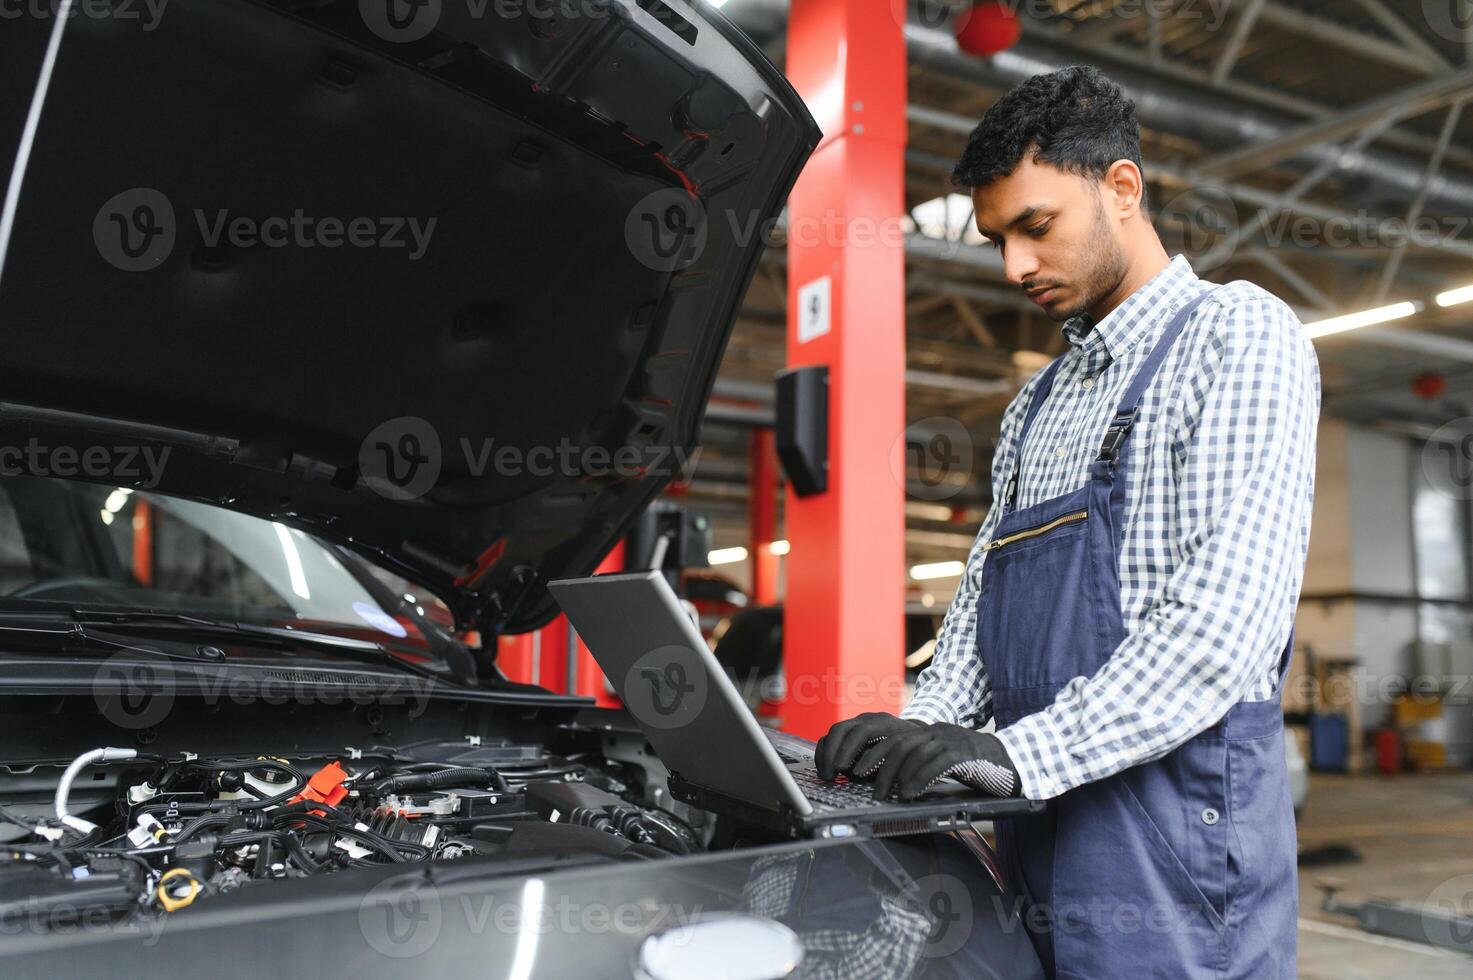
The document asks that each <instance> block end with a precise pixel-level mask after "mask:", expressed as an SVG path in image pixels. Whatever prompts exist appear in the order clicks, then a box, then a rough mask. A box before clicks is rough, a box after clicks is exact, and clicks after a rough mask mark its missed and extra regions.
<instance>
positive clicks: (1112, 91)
mask: <svg viewBox="0 0 1473 980" xmlns="http://www.w3.org/2000/svg"><path fill="white" fill-rule="evenodd" d="M1025 153H1031V154H1032V157H1033V161H1034V162H1035V163H1047V164H1050V165H1051V166H1054V167H1058V168H1059V169H1060V170H1065V171H1068V172H1069V173H1074V174H1078V175H1079V176H1081V177H1090V178H1093V179H1095V180H1100V179H1102V178H1103V177H1104V176H1105V173H1106V172H1107V171H1108V170H1109V169H1110V166H1111V165H1112V164H1113V163H1114V162H1115V161H1116V160H1130V161H1132V162H1134V163H1135V165H1136V166H1138V167H1142V169H1144V167H1143V166H1142V164H1141V130H1140V124H1139V123H1138V122H1137V121H1136V115H1135V103H1134V102H1132V101H1131V100H1130V99H1128V98H1126V96H1125V93H1124V92H1123V91H1121V89H1120V86H1119V85H1116V84H1115V83H1114V82H1112V81H1110V79H1108V78H1106V77H1105V76H1104V75H1103V74H1101V73H1100V71H1099V70H1098V69H1096V68H1090V67H1088V66H1085V65H1074V66H1071V67H1069V68H1061V69H1059V70H1058V71H1055V72H1049V73H1048V74H1046V75H1034V76H1033V77H1032V78H1030V79H1028V80H1027V81H1025V82H1021V83H1019V84H1018V85H1016V86H1015V87H1014V88H1013V90H1012V91H1010V92H1008V94H1007V95H1004V96H1003V97H1002V98H1000V99H998V100H997V101H996V102H994V103H993V104H992V106H991V108H989V109H988V110H987V113H986V114H985V115H984V116H983V117H982V121H981V122H980V123H978V124H977V128H976V129H974V130H972V135H971V136H970V137H968V139H967V148H966V151H965V152H963V153H962V158H961V160H959V161H958V162H957V165H956V168H955V169H954V170H952V172H951V179H952V182H953V183H955V184H956V185H957V186H958V187H963V188H968V189H971V188H974V187H986V186H987V185H988V184H990V183H992V182H993V181H994V180H997V179H998V178H999V177H1006V176H1008V175H1009V174H1011V173H1012V172H1013V170H1014V169H1015V168H1016V167H1017V166H1018V163H1019V162H1020V161H1021V160H1022V159H1023V154H1025Z"/></svg>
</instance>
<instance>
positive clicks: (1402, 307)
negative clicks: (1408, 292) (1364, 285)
mask: <svg viewBox="0 0 1473 980" xmlns="http://www.w3.org/2000/svg"><path fill="white" fill-rule="evenodd" d="M1418 309H1419V307H1418V306H1417V304H1416V303H1412V302H1406V303H1392V304H1391V305H1390V306H1378V307H1376V308H1375V309H1373V310H1361V311H1360V312H1359V313H1347V314H1345V315H1344V316H1332V317H1330V319H1328V320H1316V321H1315V322H1314V323H1306V324H1305V325H1304V329H1305V330H1306V331H1308V333H1309V336H1310V337H1311V338H1314V337H1327V336H1329V335H1330V334H1333V333H1344V332H1345V331H1347V330H1355V329H1358V328H1360V327H1369V326H1371V325H1373V324H1377V323H1388V322H1390V321H1391V320H1400V319H1402V318H1403V317H1409V316H1411V315H1412V314H1413V313H1416V312H1417V310H1418Z"/></svg>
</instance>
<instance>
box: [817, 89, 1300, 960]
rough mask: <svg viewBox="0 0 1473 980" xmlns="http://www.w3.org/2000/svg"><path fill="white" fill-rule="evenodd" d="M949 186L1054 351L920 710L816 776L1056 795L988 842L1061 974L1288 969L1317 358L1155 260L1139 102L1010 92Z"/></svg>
mask: <svg viewBox="0 0 1473 980" xmlns="http://www.w3.org/2000/svg"><path fill="white" fill-rule="evenodd" d="M953 179H954V181H955V182H956V183H957V184H958V185H960V186H961V187H964V188H967V189H968V190H970V192H971V196H972V201H973V203H974V204H975V206H976V221H977V228H978V230H979V231H980V232H981V233H982V235H983V236H985V237H986V238H987V239H988V240H989V241H990V242H991V243H992V244H993V245H994V246H996V248H997V249H998V251H999V253H1000V255H1001V258H1002V260H1003V264H1004V267H1005V271H1006V275H1007V278H1008V280H1009V281H1010V282H1012V283H1014V284H1016V285H1017V286H1019V287H1020V288H1021V289H1023V291H1024V292H1026V293H1027V294H1028V296H1029V297H1030V298H1031V299H1032V300H1033V301H1034V302H1035V303H1037V304H1038V306H1039V307H1040V308H1041V309H1042V310H1043V311H1044V312H1045V313H1046V314H1047V315H1048V316H1049V317H1050V318H1052V319H1053V320H1055V321H1059V322H1061V323H1062V325H1063V326H1062V330H1063V334H1064V337H1065V339H1066V340H1067V341H1068V347H1067V348H1066V349H1065V351H1064V353H1063V354H1062V355H1061V356H1059V357H1058V358H1057V359H1055V360H1054V361H1053V362H1052V363H1050V364H1049V365H1048V367H1046V368H1045V369H1044V370H1043V371H1041V372H1039V373H1038V374H1037V375H1035V376H1034V377H1033V378H1031V379H1030V380H1029V381H1028V383H1027V384H1025V385H1024V386H1023V389H1022V390H1021V391H1020V392H1019V393H1018V396H1017V397H1016V398H1015V399H1014V400H1013V402H1012V404H1011V405H1010V406H1009V407H1008V409H1007V411H1006V413H1005V414H1004V417H1003V422H1002V431H1001V436H1000V438H999V441H998V451H997V454H996V457H995V459H994V462H993V467H992V488H993V505H992V508H991V511H990V512H989V514H988V515H987V518H986V520H985V521H984V522H983V524H982V527H981V530H980V531H979V533H978V535H977V540H976V543H975V544H974V545H973V547H972V550H971V555H970V557H969V560H968V562H967V569H966V572H965V574H964V576H963V580H962V583H961V585H960V587H959V588H958V590H957V594H956V598H955V599H954V600H953V601H952V604H951V608H950V609H949V611H948V612H947V615H946V617H945V620H944V622H943V624H942V627H941V632H940V635H939V637H938V639H937V643H936V650H935V655H934V658H933V660H932V663H931V665H930V666H929V667H928V668H927V669H926V670H925V672H924V673H923V674H922V675H921V677H920V679H919V682H918V685H917V689H916V694H915V697H914V699H913V700H912V701H911V702H910V704H909V705H908V706H907V707H906V708H905V710H904V711H903V713H902V715H901V716H900V717H898V718H897V717H895V716H893V715H889V714H883V713H869V714H864V715H861V716H860V717H858V718H854V719H851V720H848V721H844V722H841V723H839V724H837V725H835V726H834V727H833V728H832V729H831V730H830V731H829V733H828V734H827V735H826V736H825V737H824V738H823V739H821V740H820V742H819V744H818V749H817V759H816V763H817V766H818V770H819V772H820V773H821V774H822V775H823V776H824V777H825V778H830V779H832V778H834V777H835V776H836V775H837V774H841V773H842V774H846V775H850V776H853V777H856V778H862V779H872V780H873V781H874V792H875V795H876V796H877V797H885V796H888V795H891V794H894V795H897V796H899V797H900V798H901V799H913V798H915V797H916V796H918V795H920V794H921V793H923V792H924V791H925V790H926V788H927V787H928V786H930V785H932V784H933V783H934V782H935V781H936V780H937V779H939V778H941V777H942V776H944V775H949V776H953V777H956V778H959V779H962V780H963V781H965V782H968V783H970V784H972V785H975V786H978V787H981V788H983V789H985V790H987V791H989V792H992V793H995V794H998V795H1018V794H1021V795H1022V796H1026V797H1028V798H1030V799H1036V800H1048V801H1050V804H1049V806H1048V807H1047V809H1046V811H1045V813H1044V814H1043V815H1041V816H1038V817H1036V818H1031V819H1019V820H1016V821H1001V822H999V823H998V825H997V837H998V850H999V855H1000V857H1001V859H1002V860H1003V861H1004V863H1005V865H1006V866H1007V867H1008V868H1009V869H1010V871H1011V873H1012V880H1013V882H1014V885H1015V887H1019V888H1020V890H1021V891H1022V893H1023V894H1022V898H1023V900H1024V902H1025V903H1027V904H1026V905H1025V911H1026V914H1025V915H1024V916H1023V919H1024V922H1025V924H1026V925H1027V926H1028V928H1029V930H1030V933H1031V934H1032V935H1033V938H1034V941H1035V945H1036V946H1037V947H1038V949H1039V953H1040V956H1041V958H1042V959H1043V961H1044V965H1045V968H1046V969H1047V970H1048V971H1049V974H1050V975H1051V976H1060V977H1198V976H1212V977H1250V976H1251V977H1255V978H1268V977H1286V978H1287V977H1293V976H1294V975H1295V930H1296V925H1297V923H1296V920H1297V917H1298V890H1297V889H1298V884H1297V877H1296V868H1295V859H1296V842H1295V829H1294V815H1293V809H1292V804H1291V802H1290V793H1289V782H1288V773H1287V768H1286V764H1285V757H1284V746H1283V737H1284V736H1283V713H1282V709H1281V706H1280V703H1279V694H1278V691H1279V688H1280V687H1281V685H1282V681H1283V677H1284V673H1285V671H1286V669H1287V667H1288V661H1289V654H1290V651H1291V649H1292V646H1293V617H1294V608H1295V604H1296V601H1297V599H1298V595H1299V589H1300V584H1301V581H1302V578H1303V570H1304V560H1305V555H1306V552H1307V549H1308V543H1309V526H1310V510H1311V503H1312V499H1313V493H1314V458H1315V427H1316V422H1317V418H1318V414H1319V401H1320V396H1319V368H1318V364H1317V361H1316V358H1315V354H1314V350H1313V347H1312V346H1311V344H1310V341H1309V340H1308V338H1307V337H1306V334H1305V331H1304V329H1303V327H1302V325H1301V324H1300V322H1299V320H1298V319H1297V318H1296V317H1295V315H1294V313H1293V312H1292V311H1291V310H1290V309H1289V307H1288V306H1286V305H1285V304H1284V303H1283V302H1281V301H1280V300H1278V299H1276V298H1275V297H1274V296H1272V295H1270V294H1269V293H1267V292H1265V291H1264V290H1262V289H1260V288H1259V287H1257V286H1254V285H1251V284H1249V283H1246V282H1233V283H1229V284H1227V285H1222V286H1216V285H1213V284H1210V283H1208V282H1206V281H1204V280H1202V279H1199V278H1198V277H1197V276H1196V275H1195V274H1194V273H1193V271H1192V269H1191V266H1190V265H1189V264H1188V262H1187V260H1186V259H1185V258H1184V257H1182V256H1177V257H1175V258H1169V257H1168V255H1167V253H1166V250H1165V249H1164V248H1163V246H1162V244H1161V241H1160V239H1159V238H1158V237H1157V235H1156V231H1155V229H1154V227H1153V226H1152V222H1151V218H1150V215H1149V214H1148V212H1147V210H1146V200H1145V185H1144V178H1143V176H1142V164H1141V152H1140V131H1139V127H1138V124H1137V121H1136V115H1135V106H1134V104H1133V103H1132V102H1131V101H1130V100H1129V99H1127V98H1126V97H1125V96H1124V94H1123V93H1122V92H1121V90H1120V88H1119V87H1118V86H1117V85H1116V84H1114V83H1113V82H1111V81H1110V80H1109V79H1107V78H1106V77H1104V76H1103V75H1101V74H1100V73H1099V72H1098V71H1096V70H1094V69H1090V68H1079V67H1075V68H1066V69H1063V70H1061V71H1057V72H1053V73H1051V74H1047V75H1038V76H1035V77H1033V78H1030V79H1028V80H1027V81H1025V82H1023V83H1022V84H1020V85H1019V86H1017V87H1016V88H1015V89H1013V90H1012V91H1011V92H1009V93H1008V94H1007V95H1006V96H1005V97H1003V98H1002V99H1001V100H999V101H998V102H997V103H995V104H994V105H993V106H992V107H991V108H990V109H989V110H988V111H987V113H986V115H985V116H984V117H983V119H982V122H981V123H980V124H979V125H978V126H977V128H976V129H975V130H974V131H973V132H972V134H971V137H970V140H969V142H968V145H967V148H966V151H965V153H964V154H963V156H962V158H961V161H960V162H959V163H958V164H957V166H956V169H955V171H954V173H953ZM989 720H992V721H995V722H996V730H995V732H983V731H980V730H979V729H980V728H981V727H982V726H983V725H984V724H985V723H987V722H988V721H989Z"/></svg>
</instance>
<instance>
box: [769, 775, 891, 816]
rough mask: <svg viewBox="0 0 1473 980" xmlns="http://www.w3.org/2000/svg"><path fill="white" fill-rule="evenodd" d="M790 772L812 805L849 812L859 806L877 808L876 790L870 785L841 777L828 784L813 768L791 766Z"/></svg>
mask: <svg viewBox="0 0 1473 980" xmlns="http://www.w3.org/2000/svg"><path fill="white" fill-rule="evenodd" d="M788 772H790V773H792V774H793V779H794V780H795V781H796V782H797V783H798V789H799V790H801V791H802V792H803V795H804V796H806V797H808V800H809V802H811V803H820V804H822V805H824V806H829V807H833V808H834V809H836V810H848V809H850V808H852V807H857V806H877V805H879V804H880V803H883V802H884V801H882V800H876V799H875V796H874V792H875V791H874V788H873V787H871V786H870V784H869V783H853V782H850V781H849V780H848V779H847V778H846V777H844V776H840V777H839V781H838V782H835V783H831V782H828V781H827V780H825V779H824V778H823V777H821V776H820V775H819V774H818V771H817V770H816V769H814V768H813V767H812V766H790V767H788Z"/></svg>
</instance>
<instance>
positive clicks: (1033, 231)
mask: <svg viewBox="0 0 1473 980" xmlns="http://www.w3.org/2000/svg"><path fill="white" fill-rule="evenodd" d="M1051 224H1053V222H1051V221H1045V222H1044V223H1043V224H1041V225H1034V226H1033V227H1032V228H1029V229H1028V237H1029V238H1042V237H1043V236H1044V235H1046V234H1048V229H1049V225H1051Z"/></svg>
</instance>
